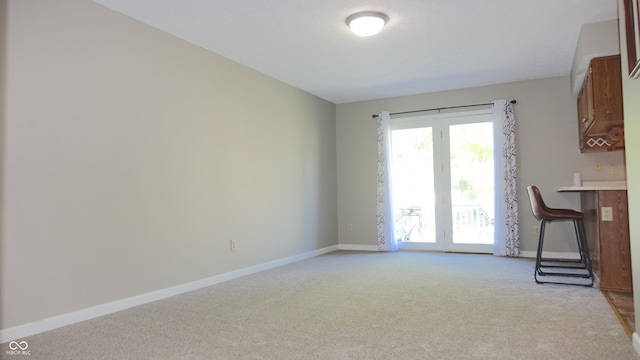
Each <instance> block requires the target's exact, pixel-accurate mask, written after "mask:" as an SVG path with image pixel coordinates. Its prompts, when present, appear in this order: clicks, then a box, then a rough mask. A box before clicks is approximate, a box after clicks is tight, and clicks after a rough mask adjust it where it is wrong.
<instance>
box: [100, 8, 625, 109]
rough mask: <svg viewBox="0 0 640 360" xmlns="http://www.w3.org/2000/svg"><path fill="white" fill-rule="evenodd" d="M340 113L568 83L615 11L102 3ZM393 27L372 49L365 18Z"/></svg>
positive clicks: (376, 38) (378, 37)
mask: <svg viewBox="0 0 640 360" xmlns="http://www.w3.org/2000/svg"><path fill="white" fill-rule="evenodd" d="M94 1H96V2H97V3H100V4H102V5H104V6H106V7H109V8H111V9H113V10H116V11H119V12H121V13H124V14H126V15H128V16H131V17H133V18H135V19H137V20H139V21H142V22H144V23H147V24H149V25H151V26H153V27H156V28H158V29H161V30H164V31H166V32H168V33H171V34H173V35H175V36H177V37H180V38H182V39H184V40H187V41H189V42H191V43H194V44H197V45H199V46H201V47H203V48H206V49H209V50H211V51H213V52H215V53H217V54H220V55H222V56H224V57H226V58H229V59H231V60H234V61H236V62H238V63H240V64H243V65H246V66H248V67H250V68H252V69H255V70H257V71H259V72H261V73H264V74H267V75H269V76H272V77H274V78H276V79H279V80H281V81H283V82H285V83H287V84H290V85H293V86H295V87H297V88H300V89H303V90H305V91H307V92H309V93H312V94H315V95H317V96H319V97H321V98H323V99H326V100H329V101H331V102H333V103H336V104H340V103H346V102H353V101H360V100H369V99H377V98H386V97H393V96H403V95H410V94H418V93H426V92H435V91H443V90H451V89H459V88H467V87H473V86H482V85H489V84H499V83H506V82H511V81H518V80H527V79H536V78H544V77H552V76H562V75H568V74H569V72H570V71H571V64H572V61H573V55H574V51H575V47H576V43H577V40H578V35H579V33H580V26H581V25H582V24H586V23H592V22H598V21H604V20H610V19H615V18H617V0H484V1H481V0H449V1H445V0H369V1H361V0H94ZM366 10H369V11H380V12H384V13H386V14H387V15H389V18H390V20H389V22H388V23H387V25H386V27H385V29H384V30H383V31H382V32H381V33H379V34H377V35H375V36H371V37H366V38H362V37H359V36H357V35H355V34H353V33H351V31H350V30H349V28H348V27H347V25H346V24H345V19H346V18H347V16H349V15H351V14H352V13H355V12H358V11H366Z"/></svg>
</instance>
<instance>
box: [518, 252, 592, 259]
mask: <svg viewBox="0 0 640 360" xmlns="http://www.w3.org/2000/svg"><path fill="white" fill-rule="evenodd" d="M520 257H525V258H534V259H535V258H536V252H535V251H520ZM542 257H543V258H545V259H580V254H578V253H577V252H550V251H543V252H542Z"/></svg>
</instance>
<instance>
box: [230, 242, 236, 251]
mask: <svg viewBox="0 0 640 360" xmlns="http://www.w3.org/2000/svg"><path fill="white" fill-rule="evenodd" d="M229 250H230V251H236V241H235V240H230V241H229Z"/></svg>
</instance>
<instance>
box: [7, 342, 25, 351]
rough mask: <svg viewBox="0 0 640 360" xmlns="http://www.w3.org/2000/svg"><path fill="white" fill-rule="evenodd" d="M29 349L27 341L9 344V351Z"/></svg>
mask: <svg viewBox="0 0 640 360" xmlns="http://www.w3.org/2000/svg"><path fill="white" fill-rule="evenodd" d="M28 347H29V344H28V343H27V342H26V341H24V340H23V341H20V342H17V341H12V342H10V343H9V349H11V350H18V349H20V350H27V348H28Z"/></svg>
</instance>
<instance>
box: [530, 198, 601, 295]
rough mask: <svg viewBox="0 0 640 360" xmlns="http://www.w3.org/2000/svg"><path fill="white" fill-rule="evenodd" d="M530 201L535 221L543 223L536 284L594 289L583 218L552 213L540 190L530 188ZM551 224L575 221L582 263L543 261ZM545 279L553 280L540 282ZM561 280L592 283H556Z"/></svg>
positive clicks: (571, 213)
mask: <svg viewBox="0 0 640 360" xmlns="http://www.w3.org/2000/svg"><path fill="white" fill-rule="evenodd" d="M527 192H528V193H529V201H530V203H531V211H533V216H534V217H535V218H536V220H538V221H540V234H539V237H538V251H537V253H536V268H535V272H534V274H533V276H534V279H535V280H536V283H538V284H542V283H551V284H566V285H582V286H593V270H592V268H591V257H590V256H589V247H588V246H587V239H586V236H585V231H584V221H583V219H584V215H583V214H582V213H581V212H579V211H575V210H570V209H552V208H549V207H547V205H545V203H544V201H543V200H542V196H541V195H540V190H539V189H538V188H537V187H536V186H528V187H527ZM552 221H572V222H573V227H574V229H575V233H576V241H577V242H578V250H579V252H580V259H544V258H542V249H543V244H544V234H545V228H546V225H547V223H550V222H552ZM545 276H551V277H552V278H553V280H549V281H547V280H546V279H545V280H541V278H543V277H545ZM562 277H571V278H583V279H590V281H588V282H586V283H584V282H571V281H567V282H562V281H559V280H556V279H559V278H562Z"/></svg>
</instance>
